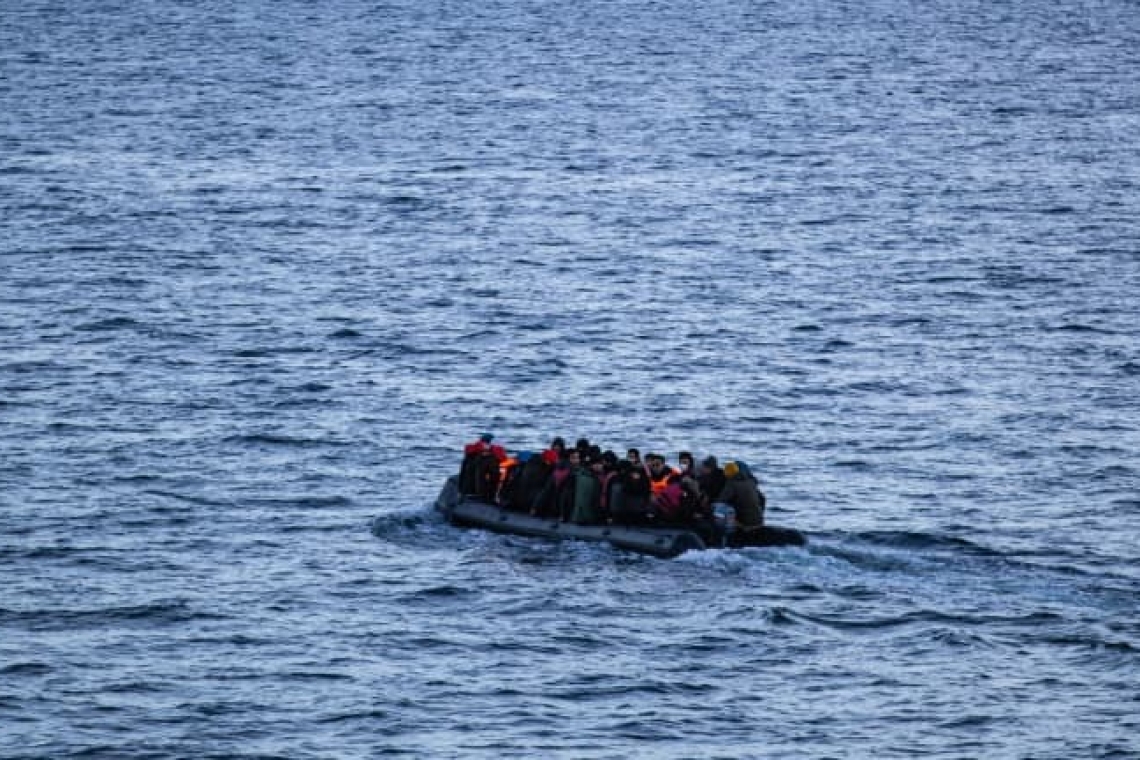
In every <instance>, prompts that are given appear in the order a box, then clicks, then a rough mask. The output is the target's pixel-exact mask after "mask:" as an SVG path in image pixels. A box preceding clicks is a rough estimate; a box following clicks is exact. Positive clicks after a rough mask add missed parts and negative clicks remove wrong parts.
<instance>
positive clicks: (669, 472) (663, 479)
mask: <svg viewBox="0 0 1140 760" xmlns="http://www.w3.org/2000/svg"><path fill="white" fill-rule="evenodd" d="M647 474H648V475H649V490H650V491H652V492H653V495H654V496H656V495H657V494H659V493H662V492H664V490H665V489H666V488H668V487H669V478H671V477H673V476H674V475H676V474H677V471H676V470H674V469H673V468H672V467H670V466H669V465H665V469H664V470H662V471H661V474H660V475H658V476H657V477H654V476H653V473H651V472H650V473H647Z"/></svg>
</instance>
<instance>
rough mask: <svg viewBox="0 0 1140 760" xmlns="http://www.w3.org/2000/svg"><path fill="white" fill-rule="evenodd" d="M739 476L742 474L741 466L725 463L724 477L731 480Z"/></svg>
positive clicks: (734, 463)
mask: <svg viewBox="0 0 1140 760" xmlns="http://www.w3.org/2000/svg"><path fill="white" fill-rule="evenodd" d="M739 474H740V465H738V464H737V463H736V462H725V463H724V476H725V477H726V478H728V479H730V480H731V479H732V478H735V477H736V476H737V475H739Z"/></svg>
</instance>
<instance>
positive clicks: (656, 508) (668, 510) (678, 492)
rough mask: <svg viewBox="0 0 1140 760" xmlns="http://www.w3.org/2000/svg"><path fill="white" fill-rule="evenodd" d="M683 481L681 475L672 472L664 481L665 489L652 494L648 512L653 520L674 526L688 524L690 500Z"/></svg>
mask: <svg viewBox="0 0 1140 760" xmlns="http://www.w3.org/2000/svg"><path fill="white" fill-rule="evenodd" d="M683 481H684V478H683V477H682V476H681V473H679V472H674V473H673V474H672V475H670V476H669V477H668V479H667V480H666V483H665V487H664V488H662V489H660V490H657V491H655V492H654V494H653V499H652V501H651V504H652V509H651V510H650V515H651V516H652V518H653V519H654V520H656V521H659V522H663V523H672V524H675V525H680V524H683V523H686V522H688V520H689V509H688V507H691V500H690V499H689V498H688V496H687V492H686V490H685V485H684V482H683Z"/></svg>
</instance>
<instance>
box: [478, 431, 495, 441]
mask: <svg viewBox="0 0 1140 760" xmlns="http://www.w3.org/2000/svg"><path fill="white" fill-rule="evenodd" d="M479 440H480V441H482V442H483V443H490V442H491V441H493V440H495V434H494V433H483V434H482V435H480V436H479Z"/></svg>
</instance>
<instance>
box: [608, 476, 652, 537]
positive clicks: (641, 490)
mask: <svg viewBox="0 0 1140 760" xmlns="http://www.w3.org/2000/svg"><path fill="white" fill-rule="evenodd" d="M650 493H651V491H650V488H649V478H648V476H647V475H646V474H645V470H644V469H643V468H641V467H640V466H635V465H633V464H632V463H631V462H629V461H628V460H627V461H626V462H625V466H623V467H622V468H621V472H620V474H619V476H618V485H617V486H616V488H615V489H614V491H613V493H612V495H611V499H610V515H611V518H610V519H611V520H612V521H613V522H615V523H618V524H619V525H637V524H639V523H643V522H646V521H648V519H649V496H650Z"/></svg>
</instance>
